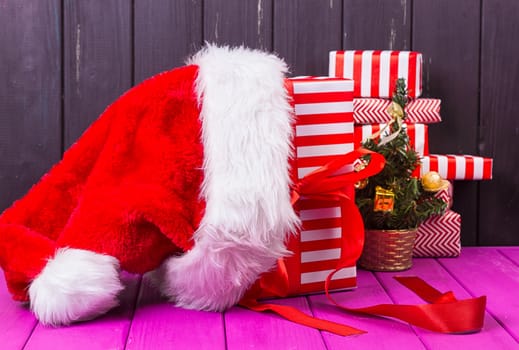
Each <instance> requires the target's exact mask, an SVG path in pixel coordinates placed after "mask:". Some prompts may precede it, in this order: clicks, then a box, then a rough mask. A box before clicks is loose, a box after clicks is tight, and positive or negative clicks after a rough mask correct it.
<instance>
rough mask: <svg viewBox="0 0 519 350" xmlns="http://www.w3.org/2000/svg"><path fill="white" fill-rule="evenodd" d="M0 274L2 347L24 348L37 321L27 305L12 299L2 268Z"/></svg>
mask: <svg viewBox="0 0 519 350" xmlns="http://www.w3.org/2000/svg"><path fill="white" fill-rule="evenodd" d="M0 274H1V277H0V348H1V349H5V350H11V349H13V350H18V349H22V348H23V346H24V344H25V342H26V340H27V338H28V337H29V336H30V335H31V333H32V331H33V329H34V327H35V326H36V323H37V321H36V319H35V318H34V316H33V315H32V314H31V312H30V311H29V309H28V307H27V306H26V305H22V304H21V303H18V302H15V301H13V300H12V299H11V295H10V294H9V292H8V291H7V286H6V285H5V280H4V276H3V275H4V272H3V271H2V270H0Z"/></svg>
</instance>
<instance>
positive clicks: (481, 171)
mask: <svg viewBox="0 0 519 350" xmlns="http://www.w3.org/2000/svg"><path fill="white" fill-rule="evenodd" d="M429 171H437V172H438V173H439V174H440V176H441V177H442V178H444V179H448V180H490V179H492V158H484V157H478V156H469V155H438V154H430V155H426V156H424V157H423V158H422V164H421V166H420V176H421V175H423V174H425V173H427V172H429Z"/></svg>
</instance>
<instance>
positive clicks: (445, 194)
mask: <svg viewBox="0 0 519 350" xmlns="http://www.w3.org/2000/svg"><path fill="white" fill-rule="evenodd" d="M447 182H448V183H449V185H448V186H447V187H445V188H442V189H441V190H439V191H438V192H436V193H435V195H434V196H435V197H436V198H440V199H441V200H443V201H444V202H445V203H447V209H450V208H452V203H453V202H454V184H453V183H452V181H447Z"/></svg>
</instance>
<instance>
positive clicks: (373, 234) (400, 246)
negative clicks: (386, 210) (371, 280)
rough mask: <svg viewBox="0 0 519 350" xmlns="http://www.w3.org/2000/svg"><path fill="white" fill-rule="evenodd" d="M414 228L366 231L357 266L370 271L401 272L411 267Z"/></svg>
mask: <svg viewBox="0 0 519 350" xmlns="http://www.w3.org/2000/svg"><path fill="white" fill-rule="evenodd" d="M416 231H417V229H416V228H413V229H408V230H369V229H366V234H365V240H364V249H363V250H362V255H361V257H360V259H359V265H360V266H361V267H362V268H364V269H366V270H372V271H402V270H407V269H409V268H410V267H411V266H412V265H413V260H412V257H413V247H414V241H415V238H416Z"/></svg>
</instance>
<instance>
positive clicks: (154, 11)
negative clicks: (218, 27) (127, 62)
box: [134, 0, 203, 83]
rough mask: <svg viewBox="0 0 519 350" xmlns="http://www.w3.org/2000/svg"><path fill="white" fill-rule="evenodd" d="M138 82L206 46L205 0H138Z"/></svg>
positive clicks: (169, 67) (136, 11) (173, 65)
mask: <svg viewBox="0 0 519 350" xmlns="http://www.w3.org/2000/svg"><path fill="white" fill-rule="evenodd" d="M134 13H135V16H134V24H135V27H134V33H135V39H134V58H135V67H134V69H135V81H134V82H135V83H138V82H141V81H142V80H144V79H146V78H148V77H150V76H152V75H154V74H157V73H159V72H161V71H164V70H168V69H171V68H173V67H179V66H181V65H182V64H184V61H185V60H186V58H187V57H189V55H190V54H192V53H194V52H195V51H197V50H198V49H199V48H200V47H201V45H202V23H203V20H202V0H176V1H170V0H154V1H135V12H134Z"/></svg>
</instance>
